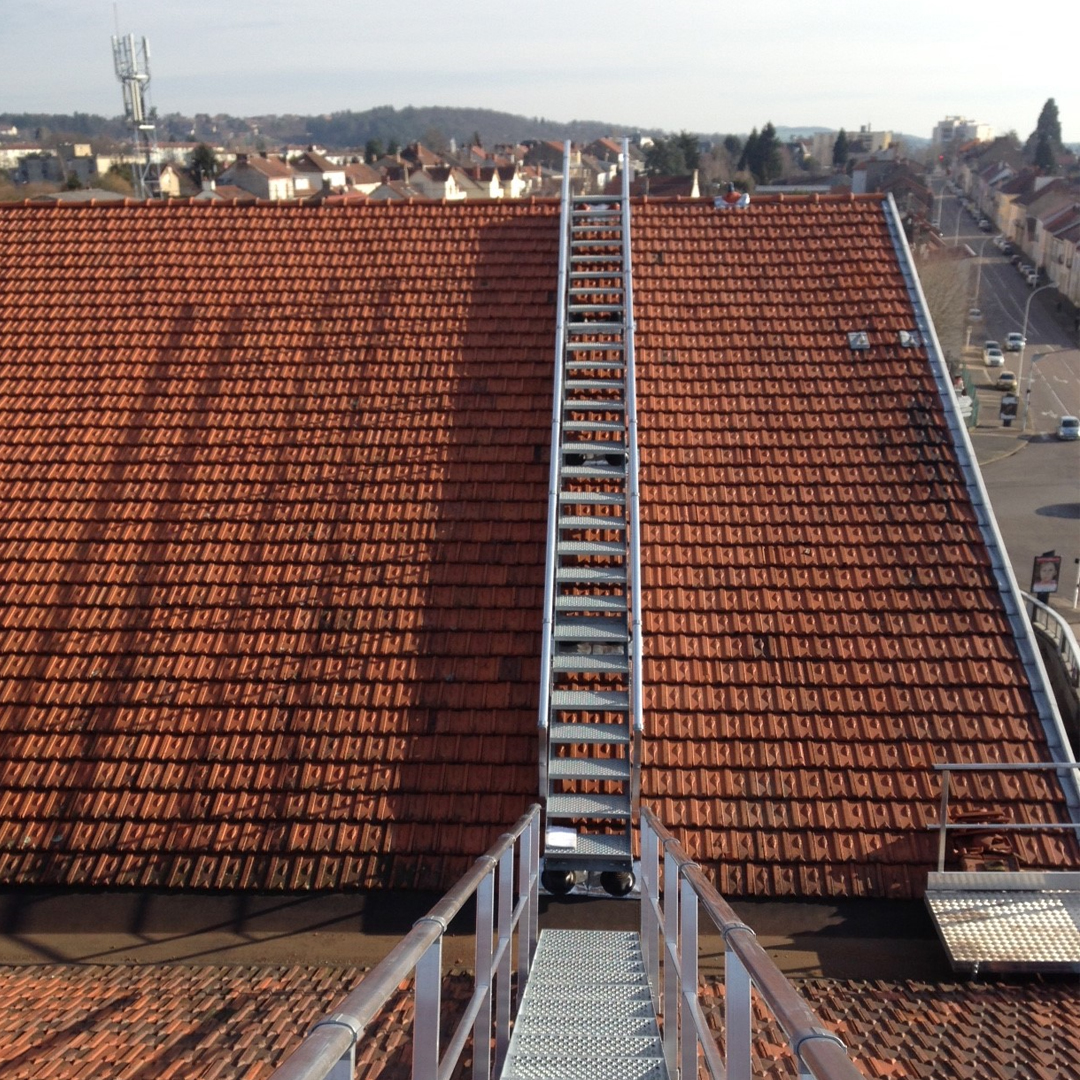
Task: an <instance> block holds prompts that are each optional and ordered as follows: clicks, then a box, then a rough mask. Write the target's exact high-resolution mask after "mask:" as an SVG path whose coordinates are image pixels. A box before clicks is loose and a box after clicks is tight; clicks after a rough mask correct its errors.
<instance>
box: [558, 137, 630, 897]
mask: <svg viewBox="0 0 1080 1080" xmlns="http://www.w3.org/2000/svg"><path fill="white" fill-rule="evenodd" d="M626 161H627V148H626V146H625V144H624V147H623V160H622V164H623V168H622V175H623V189H622V195H621V196H618V197H615V196H585V197H576V198H575V197H572V196H571V195H570V191H569V166H568V164H567V163H564V184H563V209H562V239H561V245H560V258H559V294H560V298H561V301H560V302H561V310H560V316H559V323H558V327H557V334H556V350H557V356H556V378H555V399H554V410H553V417H552V448H551V459H552V463H551V485H550V491H549V504H548V506H549V512H548V556H547V568H546V581H545V605H544V607H545V610H544V646H543V655H542V661H541V676H540V678H541V694H540V718H539V726H540V731H541V749H540V769H541V777H540V793H541V797H542V799H543V801H544V806H545V810H546V818H547V831H546V842H545V857H544V884H545V886H546V887H547V888H548V889H549V890H550V891H552V892H568V891H569V890H570V889H571V888H573V887H574V884H575V881H576V880H577V877H578V876H580V873H581V872H582V871H587V872H597V871H599V872H600V873H601V874H602V875H607V876H605V877H604V878H603V881H604V884H605V888H607V889H608V890H609V891H610V892H612V893H615V894H619V893H625V892H628V891H629V890H630V888H631V887H632V884H633V877H632V873H631V868H632V856H631V846H630V830H631V822H632V818H633V816H634V813H635V809H636V805H637V799H638V791H639V770H640V764H639V763H640V732H641V719H640V717H641V710H640V699H641V694H640V672H641V664H640V633H639V632H638V627H637V616H636V614H635V613H636V612H639V611H640V606H641V605H640V600H639V599H638V597H639V596H640V583H639V581H638V575H637V569H636V568H637V565H638V559H637V528H638V525H637V521H638V515H637V451H636V445H635V433H636V412H635V407H634V391H633V317H632V297H631V284H630V276H631V266H630V200H629V178H628V172H627V169H626ZM635 684H637V685H635Z"/></svg>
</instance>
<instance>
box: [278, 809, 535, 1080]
mask: <svg viewBox="0 0 1080 1080" xmlns="http://www.w3.org/2000/svg"><path fill="white" fill-rule="evenodd" d="M539 865H540V807H539V806H535V805H534V806H532V807H531V808H530V809H529V811H528V812H527V813H526V814H524V815H523V816H522V817H521V818H520V819H519V820H518V822H517V824H516V825H515V826H514V827H513V828H512V829H511V830H510V831H509V832H507V833H504V834H503V835H502V836H501V837H499V839H498V840H497V841H496V843H495V844H493V845H492V846H491V847H490V848H489V849H488V850H487V852H486V853H485V854H484V855H482V856H481V857H480V858H479V859H477V860H476V862H475V863H474V864H473V868H472V869H471V870H470V871H469V872H468V873H467V874H466V875H465V876H464V877H463V878H462V879H461V880H460V881H459V882H458V883H457V884H456V885H455V886H454V887H453V888H452V889H451V890H450V891H449V892H448V893H447V894H446V896H444V897H443V898H442V900H440V901H439V902H438V903H437V904H436V905H435V906H434V907H433V908H432V909H431V911H429V912H428V913H427V915H425V916H424V917H423V918H422V919H419V920H418V921H417V922H416V924H415V925H414V926H413V928H412V930H411V931H410V932H409V933H408V934H407V935H406V936H405V937H404V938H403V939H402V940H401V941H400V942H398V944H397V945H396V946H395V947H394V948H393V949H392V950H391V951H390V952H389V953H388V954H387V955H386V957H385V958H384V959H383V960H382V961H381V962H380V963H379V964H378V965H377V966H376V967H374V968H372V970H371V971H370V972H368V974H367V975H366V976H365V977H364V979H363V980H362V981H361V983H360V985H359V986H357V988H356V989H355V990H353V991H352V993H350V994H349V995H348V997H346V998H345V1000H344V1001H342V1003H341V1004H340V1005H339V1006H338V1009H337V1011H336V1012H335V1013H333V1014H332V1015H331V1016H327V1017H324V1018H323V1019H322V1020H320V1021H319V1022H318V1023H317V1024H316V1025H315V1027H314V1028H313V1029H312V1030H311V1032H310V1034H309V1035H308V1036H307V1038H306V1039H304V1041H303V1042H302V1043H301V1044H300V1046H299V1047H297V1049H296V1050H295V1051H294V1052H293V1053H292V1054H291V1055H290V1056H289V1057H288V1058H287V1059H286V1060H285V1061H284V1062H283V1063H282V1065H281V1066H280V1067H279V1068H278V1069H277V1070H276V1071H275V1072H274V1073H273V1074H272V1075H271V1078H270V1080H324V1078H326V1080H353V1076H354V1073H355V1069H356V1047H357V1044H358V1043H359V1042H360V1040H361V1039H362V1038H363V1036H364V1032H365V1030H366V1029H367V1027H368V1025H369V1024H370V1023H371V1022H372V1020H373V1019H375V1017H376V1016H378V1015H379V1012H380V1010H381V1009H382V1008H383V1006H384V1005H385V1004H386V1003H387V1001H388V1000H389V999H390V998H391V996H392V995H393V994H394V993H395V992H396V991H397V989H398V986H399V984H400V983H401V982H403V981H404V980H408V979H413V995H414V999H413V1000H414V1010H413V1011H414V1017H415V1019H414V1022H413V1027H412V1051H413V1053H412V1061H413V1066H412V1075H413V1080H449V1077H450V1076H451V1075H453V1074H454V1071H455V1069H456V1068H457V1065H458V1062H459V1061H460V1059H461V1053H462V1051H463V1050H464V1049H465V1047H466V1046H467V1045H469V1043H470V1042H471V1045H472V1051H473V1070H472V1076H473V1080H490V1078H491V1077H492V1076H496V1075H498V1073H499V1071H500V1070H501V1069H502V1063H503V1059H504V1058H505V1057H506V1051H507V1047H508V1046H509V1043H510V1020H511V990H512V986H513V983H512V978H511V976H512V974H513V973H514V972H516V976H517V979H516V983H517V995H516V996H517V1001H516V1005H520V1004H521V995H522V994H523V993H524V990H525V982H526V977H527V974H528V971H529V967H530V965H531V964H532V958H533V955H534V954H535V952H536V940H537V915H538V904H537V900H538V892H539V886H538V883H539ZM515 881H516V887H515ZM474 894H475V896H476V964H475V975H474V985H473V992H472V996H471V997H470V998H469V1002H468V1004H467V1006H466V1007H465V1010H464V1013H463V1015H462V1017H461V1019H460V1021H459V1022H458V1025H457V1027H456V1028H455V1029H454V1031H453V1033H452V1034H451V1035H450V1037H449V1039H448V1040H447V1042H446V1046H445V1049H444V1048H443V1039H442V1033H441V1032H440V1023H439V1018H440V1011H441V1007H442V979H443V971H442V942H443V937H444V935H445V934H446V931H447V929H448V928H449V926H450V922H451V920H452V919H453V918H454V916H455V915H457V913H458V912H459V911H460V910H461V909H462V907H463V906H464V904H465V903H466V901H468V900H469V899H470V898H471V897H472V896H473V895H474ZM515 931H516V932H517V950H516V952H517V963H516V964H514V963H513V955H512V954H513V952H514V950H513V939H514V933H515ZM514 1011H515V1012H516V1007H515V1009H514ZM470 1037H471V1038H470Z"/></svg>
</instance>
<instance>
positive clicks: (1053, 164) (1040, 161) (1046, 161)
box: [1035, 135, 1057, 176]
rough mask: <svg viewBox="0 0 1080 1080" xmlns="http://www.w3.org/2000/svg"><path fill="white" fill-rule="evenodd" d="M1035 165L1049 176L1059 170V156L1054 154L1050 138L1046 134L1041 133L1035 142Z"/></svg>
mask: <svg viewBox="0 0 1080 1080" xmlns="http://www.w3.org/2000/svg"><path fill="white" fill-rule="evenodd" d="M1035 167H1036V168H1038V169H1040V170H1041V171H1042V172H1043V173H1045V174H1046V175H1047V176H1049V175H1050V174H1051V173H1054V172H1056V171H1057V158H1056V157H1055V156H1054V150H1053V147H1052V146H1051V145H1050V139H1049V137H1048V136H1046V135H1040V136H1039V141H1038V142H1037V143H1036V144H1035Z"/></svg>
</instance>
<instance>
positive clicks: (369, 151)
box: [364, 139, 382, 165]
mask: <svg viewBox="0 0 1080 1080" xmlns="http://www.w3.org/2000/svg"><path fill="white" fill-rule="evenodd" d="M381 157H382V143H381V142H379V140H378V139H368V141H367V142H366V143H364V160H365V161H366V162H367V163H368V164H369V165H370V164H371V163H372V162H373V161H378V160H379V158H381Z"/></svg>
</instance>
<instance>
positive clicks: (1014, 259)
mask: <svg viewBox="0 0 1080 1080" xmlns="http://www.w3.org/2000/svg"><path fill="white" fill-rule="evenodd" d="M1022 258H1023V256H1022V255H1021V254H1020V252H1019V251H1014V252H1013V253H1012V254H1011V255H1010V256H1009V262H1011V263H1012V264H1013V266H1019V265H1020V260H1021V259H1022Z"/></svg>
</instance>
